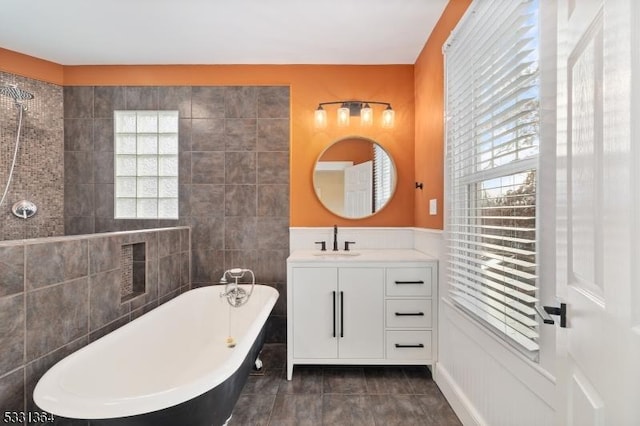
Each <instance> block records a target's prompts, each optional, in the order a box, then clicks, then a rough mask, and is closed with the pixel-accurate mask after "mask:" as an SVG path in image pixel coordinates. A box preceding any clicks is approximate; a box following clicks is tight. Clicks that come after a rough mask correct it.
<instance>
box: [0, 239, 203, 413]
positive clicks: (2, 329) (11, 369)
mask: <svg viewBox="0 0 640 426" xmlns="http://www.w3.org/2000/svg"><path fill="white" fill-rule="evenodd" d="M189 241H190V233H189V229H188V228H186V227H183V228H172V229H167V230H150V231H140V232H132V233H117V234H105V235H85V236H81V237H60V238H55V239H51V238H47V239H42V240H40V239H33V240H29V241H12V242H3V243H0V413H4V412H5V411H25V410H35V409H36V407H35V406H34V404H33V399H32V394H33V389H34V388H35V385H36V383H37V381H38V380H39V378H40V377H41V376H42V375H43V374H44V372H45V371H46V370H47V369H48V368H50V367H51V366H52V365H53V364H55V363H56V362H57V361H59V360H60V359H62V358H64V357H65V356H67V355H68V354H70V353H71V352H74V351H76V350H78V349H80V348H81V347H83V346H85V345H86V344H88V343H89V342H92V341H94V340H96V339H98V338H99V337H101V336H104V335H105V334H107V333H109V332H111V331H113V330H115V329H117V328H119V327H120V326H122V325H124V324H126V323H128V322H129V321H131V320H133V319H135V318H137V317H138V316H140V315H142V314H143V313H146V312H148V311H149V310H152V309H154V308H155V307H157V306H158V305H160V304H162V303H164V302H166V301H167V300H170V299H172V298H173V297H175V296H177V295H178V294H179V293H181V292H183V291H186V290H188V289H189V288H190V287H191V283H190V281H189V275H190V274H189V268H190V265H189V247H190V243H189ZM141 242H144V243H145V247H146V253H145V257H146V261H147V262H146V276H147V282H146V287H147V291H146V293H145V294H144V295H141V296H139V297H136V298H133V299H131V300H128V301H127V302H125V303H121V298H120V285H121V283H120V280H121V276H122V272H121V261H120V259H121V247H122V245H124V244H135V243H141ZM167 265H169V266H167Z"/></svg>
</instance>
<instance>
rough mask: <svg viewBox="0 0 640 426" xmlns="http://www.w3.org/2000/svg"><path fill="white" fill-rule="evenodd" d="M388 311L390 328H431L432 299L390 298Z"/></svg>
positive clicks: (387, 305) (387, 323)
mask: <svg viewBox="0 0 640 426" xmlns="http://www.w3.org/2000/svg"><path fill="white" fill-rule="evenodd" d="M386 311H387V313H386V316H387V322H386V325H387V327H388V328H431V299H390V300H387V302H386Z"/></svg>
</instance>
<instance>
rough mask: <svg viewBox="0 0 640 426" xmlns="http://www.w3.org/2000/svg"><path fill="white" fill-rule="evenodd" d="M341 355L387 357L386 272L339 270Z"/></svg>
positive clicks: (344, 356)
mask: <svg viewBox="0 0 640 426" xmlns="http://www.w3.org/2000/svg"><path fill="white" fill-rule="evenodd" d="M338 274H339V278H338V281H339V286H338V289H339V290H340V294H339V296H340V298H339V306H338V317H339V325H340V326H339V330H338V332H339V333H338V334H339V335H340V339H338V341H339V345H338V356H339V357H340V358H343V359H347V358H351V359H355V358H368V359H372V358H384V269H383V268H340V269H339V272H338Z"/></svg>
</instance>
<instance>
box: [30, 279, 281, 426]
mask: <svg viewBox="0 0 640 426" xmlns="http://www.w3.org/2000/svg"><path fill="white" fill-rule="evenodd" d="M241 287H244V288H246V289H247V290H249V287H250V286H244V285H241ZM223 289H224V287H223V286H212V287H203V288H198V289H195V290H191V291H188V292H186V293H183V294H182V295H180V296H178V297H176V298H175V299H173V300H171V301H169V302H167V303H165V304H164V305H162V306H159V307H158V308H156V309H154V310H152V311H151V312H149V313H147V314H145V315H143V316H142V317H140V318H138V319H136V320H134V321H132V322H130V323H129V324H127V325H125V326H123V327H121V328H119V329H118V330H116V331H114V332H112V333H110V334H108V335H106V336H105V337H103V338H101V339H99V340H97V341H95V342H93V343H91V344H89V345H88V346H85V347H84V348H82V349H80V350H79V351H77V352H75V353H73V354H71V355H69V356H68V357H66V358H65V359H63V360H62V361H60V362H59V363H57V364H56V365H54V366H53V367H52V368H51V369H50V370H49V371H47V373H45V374H44V376H42V378H41V379H40V381H39V382H38V384H37V386H36V388H35V391H34V394H33V396H34V401H35V403H36V404H37V405H38V407H39V408H41V409H42V410H46V411H48V412H50V413H53V414H54V415H55V416H61V417H66V418H76V419H90V420H91V419H93V420H91V422H90V423H91V424H92V425H93V424H117V425H125V424H128V423H127V422H128V421H131V423H130V424H153V425H159V424H160V425H161V424H189V425H196V424H207V425H211V424H222V423H224V422H225V420H226V419H228V417H229V416H230V415H231V410H232V409H233V405H234V404H235V402H236V400H237V397H238V395H239V393H240V390H241V389H242V386H243V385H244V381H245V380H246V376H247V375H248V373H249V370H250V368H251V366H252V365H253V362H254V360H255V357H256V356H257V354H258V353H259V350H260V348H261V345H262V343H263V339H264V325H265V323H266V321H267V318H268V316H269V313H270V312H271V309H272V308H273V306H274V304H275V302H276V300H277V299H278V292H277V290H275V289H274V288H272V287H268V286H264V285H256V286H255V288H254V290H253V294H252V296H251V298H250V299H249V301H248V302H247V303H246V304H245V305H243V306H241V307H237V308H236V307H231V306H229V304H228V303H227V299H226V298H224V297H220V293H221V292H222V291H223ZM229 337H232V338H233V339H234V340H235V343H236V345H235V347H232V348H230V347H229V345H228V344H227V339H228V338H229ZM243 369H244V370H246V372H245V373H246V374H244V373H242V374H241V375H243V374H244V378H243V379H242V378H238V377H237V375H238V374H239V371H240V370H243ZM185 416H186V417H185ZM147 418H148V422H147V420H145V419H147Z"/></svg>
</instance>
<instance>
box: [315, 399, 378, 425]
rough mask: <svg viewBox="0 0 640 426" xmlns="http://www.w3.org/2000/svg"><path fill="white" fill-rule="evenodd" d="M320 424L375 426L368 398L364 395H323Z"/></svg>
mask: <svg viewBox="0 0 640 426" xmlns="http://www.w3.org/2000/svg"><path fill="white" fill-rule="evenodd" d="M322 424H323V425H331V426H334V425H335V426H338V425H344V426H358V425H362V426H371V425H375V419H374V417H373V407H372V402H371V400H370V397H368V396H365V395H324V396H323V397H322Z"/></svg>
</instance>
